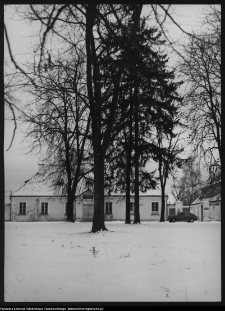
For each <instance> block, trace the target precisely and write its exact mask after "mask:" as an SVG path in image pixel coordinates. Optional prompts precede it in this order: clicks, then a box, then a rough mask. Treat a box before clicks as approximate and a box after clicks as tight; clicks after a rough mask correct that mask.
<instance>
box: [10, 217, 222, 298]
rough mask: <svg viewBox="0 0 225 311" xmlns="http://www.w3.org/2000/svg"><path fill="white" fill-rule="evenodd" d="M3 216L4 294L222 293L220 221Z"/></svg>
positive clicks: (192, 295)
mask: <svg viewBox="0 0 225 311" xmlns="http://www.w3.org/2000/svg"><path fill="white" fill-rule="evenodd" d="M91 226H92V224H91V223H79V222H77V223H67V222H42V223H36V222H33V223H18V222H17V223H15V222H14V223H12V222H6V223H5V301H7V302H22V301H25V302H58V301H62V302H67V301H73V302H78V301H85V302H87V301H91V302H93V301H94V302H96V301H97V302H104V301H110V302H118V301H121V302H124V301H125V302H131V301H135V302H140V301H148V302H152V301H159V302H161V301H163V302H165V301H168V302H170V301H221V223H220V222H216V221H215V222H204V223H201V222H195V223H193V224H190V223H175V224H172V223H168V222H165V223H159V222H143V223H142V224H141V225H125V224H124V222H106V227H107V228H108V229H109V230H110V231H107V232H106V231H102V232H98V233H95V234H93V233H90V230H91Z"/></svg>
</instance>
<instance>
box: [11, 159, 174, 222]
mask: <svg viewBox="0 0 225 311" xmlns="http://www.w3.org/2000/svg"><path fill="white" fill-rule="evenodd" d="M150 192H151V194H148V195H146V194H141V193H140V219H141V221H159V220H160V214H161V193H160V190H152V191H150ZM10 199H11V212H10V219H11V221H64V220H66V219H67V198H66V196H65V197H61V196H59V195H55V193H54V192H53V189H52V187H51V186H50V184H49V182H48V181H47V180H46V178H45V167H44V165H41V166H40V169H39V172H38V173H37V174H35V175H34V176H33V177H32V178H31V179H29V180H27V181H25V183H24V185H23V186H22V187H21V188H19V189H18V190H17V191H15V192H14V193H13V194H12V195H11V196H10ZM125 199H126V197H125V195H118V194H117V195H115V194H114V195H110V196H105V203H104V204H105V220H125V209H126V208H125V206H126V203H125ZM165 205H166V208H165V219H166V218H167V215H168V212H167V196H166V197H165ZM93 211H94V198H93V194H92V193H91V192H86V193H84V194H83V195H82V196H80V197H79V198H78V199H76V201H75V202H74V218H75V219H76V220H80V221H92V219H93ZM130 214H131V221H132V220H133V219H134V197H131V202H130Z"/></svg>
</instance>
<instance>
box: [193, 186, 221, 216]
mask: <svg viewBox="0 0 225 311" xmlns="http://www.w3.org/2000/svg"><path fill="white" fill-rule="evenodd" d="M190 210H191V212H192V213H193V214H195V215H196V216H198V218H199V220H201V221H210V220H221V181H218V182H216V183H212V184H209V185H206V186H205V187H203V188H202V189H201V195H200V196H199V197H198V198H197V199H196V200H195V201H194V202H193V203H192V204H191V209H190Z"/></svg>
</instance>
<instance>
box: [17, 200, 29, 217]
mask: <svg viewBox="0 0 225 311" xmlns="http://www.w3.org/2000/svg"><path fill="white" fill-rule="evenodd" d="M21 204H25V213H23V212H22V213H21V206H20V205H21ZM23 208H24V206H22V211H23ZM19 215H27V202H19Z"/></svg>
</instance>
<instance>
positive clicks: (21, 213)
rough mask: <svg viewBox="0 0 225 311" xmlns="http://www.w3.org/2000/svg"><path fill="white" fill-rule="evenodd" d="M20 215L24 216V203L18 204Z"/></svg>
mask: <svg viewBox="0 0 225 311" xmlns="http://www.w3.org/2000/svg"><path fill="white" fill-rule="evenodd" d="M20 215H26V202H20Z"/></svg>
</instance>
